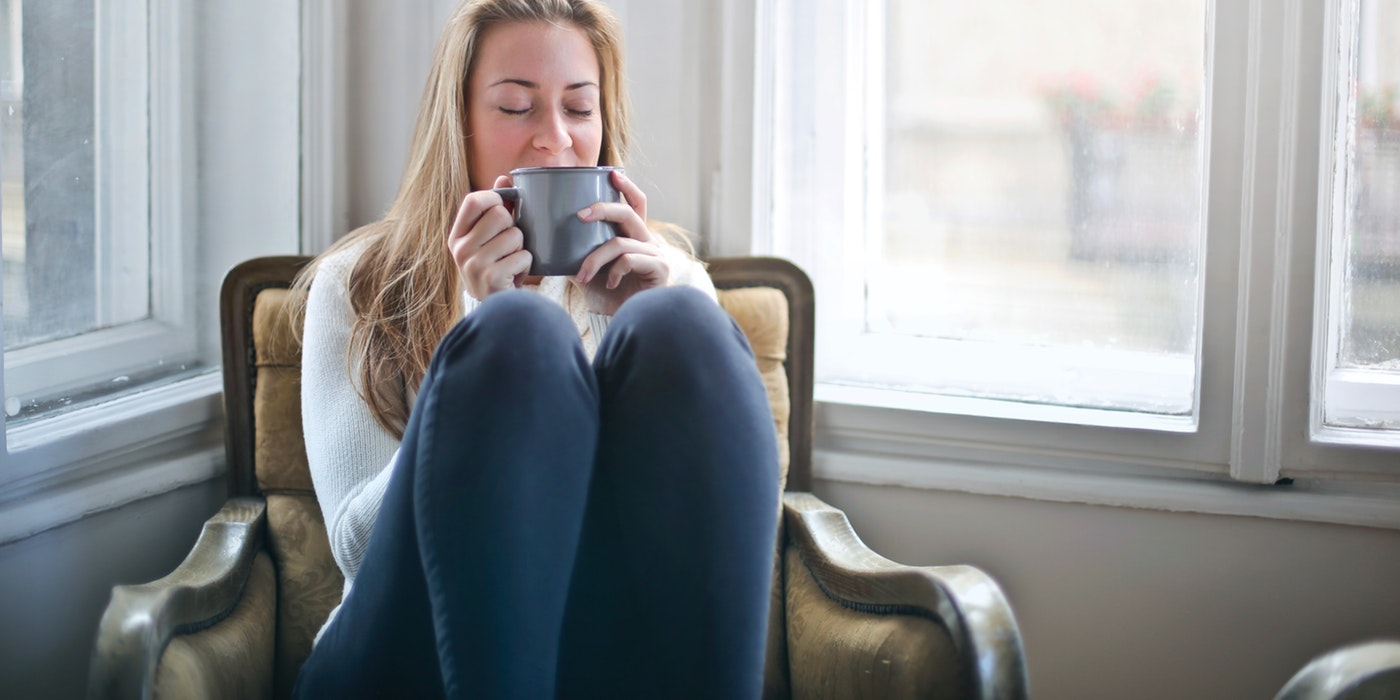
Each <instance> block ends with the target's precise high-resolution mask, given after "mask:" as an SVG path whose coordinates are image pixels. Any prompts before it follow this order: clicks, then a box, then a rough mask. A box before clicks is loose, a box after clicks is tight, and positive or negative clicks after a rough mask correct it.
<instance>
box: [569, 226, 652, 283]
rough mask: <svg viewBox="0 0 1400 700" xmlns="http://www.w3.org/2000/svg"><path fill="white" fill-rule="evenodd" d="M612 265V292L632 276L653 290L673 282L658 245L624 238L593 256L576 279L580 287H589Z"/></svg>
mask: <svg viewBox="0 0 1400 700" xmlns="http://www.w3.org/2000/svg"><path fill="white" fill-rule="evenodd" d="M609 264H611V265H612V266H611V267H610V268H608V280H607V288H608V289H615V288H617V285H618V283H620V282H621V280H622V278H623V277H625V276H627V275H629V274H636V275H637V276H638V277H639V278H640V279H641V280H642V281H643V282H644V285H645V286H649V287H659V286H661V285H664V284H666V282H667V281H668V280H669V279H670V267H669V266H668V265H667V264H666V261H665V259H664V258H662V257H661V250H660V249H659V248H657V247H656V245H655V244H653V243H647V242H643V241H638V240H635V239H632V238H624V237H621V236H619V237H616V238H613V239H611V240H609V241H608V242H607V243H604V244H603V245H601V246H598V248H597V249H596V250H594V251H593V252H592V253H589V254H588V257H586V258H584V259H583V265H582V266H581V267H580V268H579V271H578V275H577V277H576V279H578V281H579V283H580V284H588V283H589V282H591V281H593V278H594V277H596V276H597V275H598V273H599V272H600V271H602V270H603V269H604V268H605V267H608V265H609Z"/></svg>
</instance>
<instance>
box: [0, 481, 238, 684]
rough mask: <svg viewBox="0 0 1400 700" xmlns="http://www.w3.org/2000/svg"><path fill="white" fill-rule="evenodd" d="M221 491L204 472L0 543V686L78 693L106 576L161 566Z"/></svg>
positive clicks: (184, 543) (115, 578)
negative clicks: (162, 490) (196, 480)
mask: <svg viewBox="0 0 1400 700" xmlns="http://www.w3.org/2000/svg"><path fill="white" fill-rule="evenodd" d="M226 493H227V492H226V489H225V487H224V483H223V481H222V480H216V481H211V482H206V483H204V484H201V485H196V486H191V487H188V488H185V489H181V490H179V491H172V492H170V493H166V494H163V495H160V496H157V497H155V498H150V499H147V500H145V501H141V502H139V503H134V504H132V505H129V506H126V507H124V508H119V509H117V510H111V511H107V512H105V513H102V514H100V515H96V516H92V517H89V518H86V519H84V520H81V521H79V522H76V523H72V524H70V525H65V526H63V527H60V528H57V529H54V530H49V531H47V532H44V533H42V534H40V535H37V536H35V537H31V538H29V539H26V540H21V541H19V542H16V543H14V544H10V545H7V546H5V547H0V688H3V691H0V695H4V697H7V698H15V699H16V700H20V699H24V698H35V699H38V698H45V699H48V698H80V697H84V695H85V693H86V690H87V675H88V663H89V660H90V658H91V654H92V647H93V642H94V639H95V635H96V634H97V622H98V620H99V619H101V617H102V611H103V610H105V609H106V607H107V601H108V599H109V597H110V596H111V591H112V586H113V585H116V584H118V583H142V582H145V581H153V580H155V579H158V578H160V577H162V576H164V575H166V574H167V573H169V572H170V570H171V569H172V568H174V567H175V565H176V564H178V563H180V561H181V560H183V559H184V558H185V554H186V553H188V552H189V549H190V546H191V545H193V544H194V541H195V538H196V537H198V535H199V528H200V525H201V524H202V523H203V522H204V520H205V519H206V518H208V517H209V516H210V515H211V514H213V513H214V511H215V510H217V509H218V507H219V505H221V504H222V503H223V501H224V498H225V494H226Z"/></svg>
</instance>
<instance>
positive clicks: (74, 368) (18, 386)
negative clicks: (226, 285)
mask: <svg viewBox="0 0 1400 700" xmlns="http://www.w3.org/2000/svg"><path fill="white" fill-rule="evenodd" d="M180 5H181V3H179V2H159V1H157V2H149V3H148V0H138V2H137V7H135V8H132V7H127V6H122V7H115V6H111V5H110V4H109V3H107V2H102V1H100V0H99V1H98V2H95V3H94V11H95V13H96V17H95V22H94V27H95V31H96V32H97V35H98V40H97V41H96V42H95V45H96V61H95V70H96V75H95V76H94V83H95V86H96V90H95V93H96V94H95V111H96V115H95V116H96V120H95V121H96V129H95V132H96V133H95V134H94V138H95V140H96V144H95V145H96V182H97V187H96V199H95V202H94V206H95V214H96V216H95V220H96V229H97V230H96V235H97V245H96V255H97V261H96V263H97V264H96V271H97V275H98V283H97V286H96V291H97V296H98V298H97V299H96V300H95V303H96V305H97V315H96V322H97V324H98V326H99V327H98V328H97V329H96V330H90V331H86V332H83V333H80V334H77V335H74V336H70V337H66V338H60V339H56V340H50V341H44V342H39V343H35V344H33V345H30V346H26V347H22V348H17V349H13V350H9V351H6V352H5V353H4V366H5V374H7V375H8V376H9V381H8V382H7V384H6V387H7V388H8V390H9V391H11V392H12V393H14V394H16V395H19V396H23V397H25V398H26V399H34V398H38V399H41V400H42V399H44V398H46V397H53V396H57V395H60V394H62V393H64V392H69V391H74V390H80V389H85V388H90V387H92V386H94V385H96V384H98V383H100V382H103V381H109V380H112V378H113V377H120V376H124V375H128V374H130V373H135V372H140V371H143V370H145V371H149V369H150V368H152V367H154V366H156V364H157V363H158V362H160V361H161V360H162V359H165V360H167V361H168V362H171V363H172V364H174V363H177V362H181V361H183V358H187V357H190V356H192V355H193V354H194V353H195V352H196V349H197V338H196V333H195V330H194V327H195V316H194V307H193V305H192V304H190V303H189V300H190V299H191V298H192V297H193V296H194V295H193V294H192V286H193V284H194V279H193V278H192V276H191V275H190V274H189V272H188V271H189V270H190V269H191V263H192V261H193V255H192V251H191V248H192V246H190V245H188V244H187V242H186V241H185V237H184V235H183V234H184V232H186V231H188V230H189V229H190V226H189V222H191V221H192V219H193V217H192V211H191V210H190V201H191V199H190V198H189V196H188V192H187V190H188V189H189V187H190V185H189V182H188V179H187V178H186V177H184V176H183V174H184V173H188V172H192V170H193V167H192V165H193V158H192V154H190V153H189V150H190V148H189V146H190V144H191V143H192V138H191V137H192V134H190V133H189V132H190V131H191V130H192V129H193V126H192V124H193V116H194V111H193V108H192V106H193V101H192V100H190V99H188V96H187V94H186V93H188V92H189V86H187V85H183V84H182V83H181V80H182V75H181V73H180V70H181V69H180V68H179V65H180V64H179V62H180V60H181V59H182V58H183V56H182V52H183V51H184V49H183V47H182V46H181V45H180V41H181V39H180V37H179V31H178V29H177V28H178V26H179V24H180V22H181V18H180V16H179V13H181V12H182V10H181V8H180ZM133 95H137V96H141V98H140V99H131V96H133ZM127 318H136V319H138V320H134V321H125V322H123V321H122V319H127ZM20 422H21V423H22V422H23V420H21V421H20Z"/></svg>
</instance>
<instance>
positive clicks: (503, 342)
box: [433, 289, 578, 365]
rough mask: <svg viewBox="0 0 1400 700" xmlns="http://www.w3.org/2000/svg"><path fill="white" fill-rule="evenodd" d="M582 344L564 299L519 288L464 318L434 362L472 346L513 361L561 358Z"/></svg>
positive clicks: (452, 357) (490, 299) (449, 358)
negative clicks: (560, 301)
mask: <svg viewBox="0 0 1400 700" xmlns="http://www.w3.org/2000/svg"><path fill="white" fill-rule="evenodd" d="M577 344H578V329H577V328H575V326H574V323H573V320H572V319H570V318H569V314H568V313H567V312H565V311H564V310H563V309H562V308H560V307H559V305H558V304H555V303H554V302H552V301H550V300H549V299H546V298H544V297H542V296H540V295H538V294H535V293H532V292H528V291H525V290H519V289H515V290H508V291H504V292H497V293H496V294H492V295H491V296H490V297H487V299H486V301H483V302H481V304H480V305H479V306H477V307H476V309H475V310H473V311H472V312H471V313H470V314H468V315H467V316H466V318H463V319H462V320H461V321H458V322H457V325H455V326H453V327H452V330H450V331H448V333H447V335H446V336H444V337H443V339H442V341H441V342H440V343H439V344H438V347H437V351H436V352H435V353H434V356H433V364H435V365H436V364H438V363H442V362H454V361H456V360H457V359H460V357H461V355H462V354H463V353H464V352H466V351H467V350H468V349H471V351H472V353H473V354H477V353H483V354H485V355H487V356H490V357H501V358H505V359H507V360H510V359H521V358H526V357H530V356H539V355H541V354H543V355H545V356H549V357H558V356H559V355H560V353H565V354H567V353H568V351H569V350H570V348H571V347H573V345H577ZM439 357H441V359H439Z"/></svg>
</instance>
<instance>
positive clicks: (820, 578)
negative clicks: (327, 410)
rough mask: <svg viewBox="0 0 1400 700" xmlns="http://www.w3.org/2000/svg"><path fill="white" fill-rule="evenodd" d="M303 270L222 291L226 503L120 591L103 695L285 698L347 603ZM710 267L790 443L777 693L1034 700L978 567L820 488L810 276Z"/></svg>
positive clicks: (772, 667) (779, 549)
mask: <svg viewBox="0 0 1400 700" xmlns="http://www.w3.org/2000/svg"><path fill="white" fill-rule="evenodd" d="M307 260H308V259H307V258H305V257H273V258H259V259H255V260H250V261H248V262H245V263H243V264H241V265H239V266H238V267H236V268H234V269H233V270H232V271H230V272H229V274H228V276H227V278H226V279H225V280H224V285H223V289H222V294H221V301H220V304H221V308H222V324H223V353H224V354H223V362H224V406H225V414H226V423H227V425H226V440H227V459H228V481H229V492H230V498H229V500H228V502H227V504H226V505H225V506H224V507H223V508H222V509H221V510H220V511H219V512H218V513H216V514H215V515H214V516H213V517H211V518H210V519H209V520H208V521H207V522H206V523H205V525H204V529H203V531H202V533H201V534H200V536H199V539H198V541H197V542H196V543H195V545H194V548H193V549H192V551H191V552H190V553H189V555H188V557H187V558H186V559H185V561H184V562H183V563H182V564H181V565H180V566H179V567H178V568H177V569H176V570H175V571H173V572H172V573H170V574H169V575H167V576H166V577H164V578H162V579H160V580H158V581H154V582H151V583H146V584H140V585H123V586H116V587H115V588H114V589H113V591H112V598H111V601H110V604H109V605H108V607H107V610H106V612H105V614H104V616H103V618H102V621H101V625H100V629H99V631H98V636H97V639H96V644H95V648H94V652H93V657H92V666H91V673H90V677H89V691H90V692H89V694H90V695H91V696H93V697H122V698H137V697H143V698H144V697H154V696H169V697H203V698H218V697H279V698H281V697H287V696H288V695H289V693H290V692H291V687H292V684H293V682H294V681H295V678H296V674H297V671H298V669H299V668H300V667H301V664H302V662H303V661H304V660H305V659H306V656H307V655H308V654H309V653H310V649H311V641H312V638H313V637H314V635H315V633H316V631H317V630H318V629H319V628H320V626H321V624H322V622H323V621H324V620H325V617H326V615H327V614H328V612H329V611H330V609H331V608H332V607H333V606H334V605H335V604H336V603H337V602H339V600H340V594H341V586H342V583H343V582H342V578H341V574H340V571H339V569H337V568H336V565H335V562H334V561H333V560H332V558H331V554H330V550H329V546H328V544H327V539H326V530H325V524H324V521H323V519H322V516H321V512H320V509H319V506H318V505H317V501H316V497H315V493H314V492H313V490H312V485H311V479H310V475H309V472H308V469H307V465H306V454H305V448H304V445H303V443H302V429H301V412H300V410H301V406H300V348H299V346H298V345H297V343H296V341H295V336H294V335H293V333H292V327H291V322H290V320H289V318H288V314H287V313H286V311H285V304H286V302H287V299H288V295H289V292H288V290H287V286H288V284H289V282H290V280H291V279H292V277H293V276H294V275H295V273H296V271H297V270H299V269H300V268H301V267H302V266H303V265H304V264H305V263H306V262H307ZM710 272H711V276H712V277H713V278H714V280H715V284H716V286H717V287H718V288H719V289H720V301H721V304H722V305H723V306H724V307H725V309H726V310H728V311H729V312H730V313H731V314H732V315H733V316H734V317H735V319H736V320H737V321H738V322H739V325H740V326H741V327H742V328H743V330H744V332H745V333H746V334H747V336H748V338H749V342H750V344H751V345H752V346H753V348H754V351H755V355H756V358H757V361H758V364H759V369H760V372H761V374H762V375H763V378H764V382H765V383H766V385H767V388H768V393H769V399H770V401H771V403H772V407H773V414H774V423H775V426H774V427H775V429H776V430H777V432H778V435H779V438H780V440H779V442H780V444H781V446H782V448H783V449H782V450H781V455H780V456H781V459H782V462H783V470H782V475H783V478H784V496H783V503H782V514H781V518H780V521H779V529H778V539H777V541H776V542H775V543H774V544H775V558H774V564H775V568H774V578H773V598H772V605H771V613H770V620H769V634H768V640H769V641H768V650H767V661H766V668H765V687H764V695H765V697H771V698H787V697H792V698H850V697H948V698H988V699H989V698H1024V697H1026V694H1027V675H1026V666H1025V661H1024V658H1023V651H1022V644H1021V638H1020V633H1019V631H1018V629H1017V625H1016V620H1015V618H1014V616H1013V614H1012V610H1011V607H1010V606H1009V605H1008V603H1007V601H1006V599H1005V597H1004V596H1003V595H1002V592H1001V589H1000V588H999V587H998V585H997V584H996V582H995V581H994V580H992V579H991V578H990V577H989V576H987V575H986V574H985V573H983V572H981V571H980V570H978V569H976V568H973V567H968V566H935V567H910V566H902V565H899V564H896V563H894V562H892V561H889V560H887V559H885V558H883V557H881V556H880V555H878V554H876V553H874V552H872V551H871V550H869V549H868V548H867V547H866V546H865V545H864V544H863V543H862V542H861V540H860V538H859V537H857V536H856V534H855V532H854V531H852V529H851V527H850V524H849V522H848V521H847V520H846V517H845V515H844V514H843V513H842V512H841V511H839V510H837V509H835V508H832V507H831V506H828V505H826V504H825V503H823V502H822V501H821V500H820V499H818V498H817V497H816V496H814V495H812V494H811V493H810V490H811V481H812V472H811V469H812V467H811V458H812V430H813V422H812V354H813V330H814V329H813V324H814V316H813V294H812V287H811V283H810V281H809V280H808V279H807V277H806V275H805V274H803V273H802V272H801V270H799V269H798V268H796V267H795V266H793V265H792V264H790V263H787V262H784V261H781V260H777V259H772V258H729V259H719V260H714V261H711V263H710Z"/></svg>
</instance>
